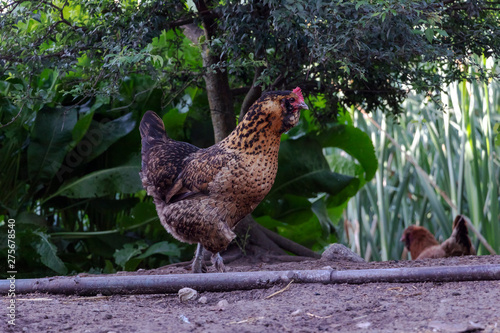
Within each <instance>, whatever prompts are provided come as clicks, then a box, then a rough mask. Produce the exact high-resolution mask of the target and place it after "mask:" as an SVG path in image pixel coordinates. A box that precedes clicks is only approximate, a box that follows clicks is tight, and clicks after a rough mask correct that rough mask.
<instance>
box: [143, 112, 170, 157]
mask: <svg viewBox="0 0 500 333" xmlns="http://www.w3.org/2000/svg"><path fill="white" fill-rule="evenodd" d="M139 131H140V132H141V138H142V149H143V151H145V150H148V149H149V148H150V147H151V146H153V145H155V144H156V143H161V142H167V140H168V136H167V133H165V126H164V125H163V121H162V120H161V118H160V117H158V115H157V114H156V113H154V112H153V111H147V112H146V113H145V114H144V116H143V117H142V120H141V124H140V125H139Z"/></svg>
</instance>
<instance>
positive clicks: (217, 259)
mask: <svg viewBox="0 0 500 333" xmlns="http://www.w3.org/2000/svg"><path fill="white" fill-rule="evenodd" d="M212 264H213V265H214V267H215V269H216V270H217V272H219V273H224V272H225V271H226V267H225V266H224V260H222V257H221V256H220V254H219V253H218V252H217V253H216V254H212Z"/></svg>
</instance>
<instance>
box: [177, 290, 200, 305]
mask: <svg viewBox="0 0 500 333" xmlns="http://www.w3.org/2000/svg"><path fill="white" fill-rule="evenodd" d="M178 294H179V299H180V300H181V302H187V301H190V300H195V299H196V297H198V292H197V291H196V290H194V289H191V288H182V289H181V290H179V292H178Z"/></svg>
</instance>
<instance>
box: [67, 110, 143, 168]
mask: <svg viewBox="0 0 500 333" xmlns="http://www.w3.org/2000/svg"><path fill="white" fill-rule="evenodd" d="M134 128H135V120H134V119H133V118H132V112H130V113H127V114H126V115H124V116H122V117H120V118H117V119H115V120H112V121H109V122H107V123H102V122H98V121H95V120H92V123H91V124H90V126H89V128H88V131H87V132H86V134H85V137H84V138H83V139H82V141H81V142H80V143H79V146H80V147H81V149H80V150H81V152H80V153H79V155H80V156H81V157H83V161H82V162H81V163H87V162H89V161H91V160H93V159H94V158H96V157H97V156H99V155H101V154H102V153H103V152H105V151H106V150H107V149H108V148H109V147H110V146H111V145H112V144H113V143H115V142H116V141H118V140H119V139H120V138H122V137H124V136H125V135H127V134H128V133H130V132H132V130H133V129H134ZM84 145H85V147H83V146H84ZM89 147H90V148H89ZM76 151H77V153H78V152H79V147H78V146H77V148H76Z"/></svg>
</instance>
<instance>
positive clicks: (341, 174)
mask: <svg viewBox="0 0 500 333" xmlns="http://www.w3.org/2000/svg"><path fill="white" fill-rule="evenodd" d="M498 8H499V5H498V4H496V3H494V2H481V1H479V2H478V1H466V2H463V1H443V2H438V1H422V2H420V1H419V2H415V1H375V2H368V1H355V2H352V1H340V0H339V1H332V2H326V1H316V2H311V1H272V0H267V1H266V0H263V1H244V2H241V1H223V2H215V1H194V2H192V1H185V2H183V1H177V0H175V1H174V0H164V1H135V0H130V1H114V0H104V1H102V0H100V1H63V0H60V1H0V32H1V36H2V37H1V39H0V50H1V51H0V65H1V66H0V124H1V125H0V126H1V127H0V138H1V141H0V187H2V189H3V191H2V193H1V194H0V216H1V217H2V218H1V219H0V223H2V221H4V220H5V219H6V218H7V217H14V218H15V219H16V221H17V225H18V227H17V228H18V229H17V235H18V237H17V240H18V243H17V245H18V246H19V248H20V250H19V251H18V255H19V257H18V261H19V262H20V263H21V264H22V265H24V266H25V267H30V270H29V271H28V269H25V270H24V273H25V274H32V275H40V274H53V273H52V272H53V271H55V272H57V273H59V274H64V273H68V272H78V271H89V270H95V271H104V272H111V271H114V270H116V269H135V268H136V267H138V266H139V265H142V266H143V267H152V266H158V265H162V264H166V263H169V262H173V261H178V260H182V259H187V258H189V257H190V256H191V253H190V250H191V249H189V251H181V250H183V249H186V248H187V247H188V246H187V245H184V244H179V243H177V242H175V241H174V240H173V239H172V238H171V237H170V236H168V235H167V234H166V232H165V231H164V229H163V228H162V227H161V226H160V225H159V223H158V222H157V218H156V212H155V210H154V206H153V204H152V202H151V201H150V199H149V198H147V197H146V195H145V192H144V191H143V190H142V188H141V185H140V182H139V178H138V171H139V168H140V138H139V133H138V130H137V124H138V122H139V120H140V118H141V116H142V114H143V113H144V112H145V111H146V110H149V109H151V110H155V111H156V112H158V113H159V114H160V115H161V116H162V117H163V120H164V122H165V125H166V127H167V132H168V133H169V135H170V136H171V137H172V138H174V139H178V140H184V141H188V142H191V143H193V144H196V145H198V146H201V147H206V146H208V145H210V144H212V143H213V142H214V138H213V137H214V134H215V136H216V138H217V137H220V135H219V134H218V132H219V131H220V127H221V125H220V124H219V122H218V120H217V116H218V115H219V114H223V113H225V112H226V111H224V110H219V109H218V108H217V106H214V104H212V102H213V100H214V98H215V99H216V97H217V98H219V99H222V100H225V101H226V104H227V105H228V107H229V114H227V112H226V114H225V116H229V118H232V124H233V125H234V119H235V118H237V117H238V115H239V114H240V109H241V114H244V112H245V106H246V105H248V103H251V102H253V100H255V98H256V97H255V96H258V95H260V92H261V91H263V90H266V89H283V88H287V89H290V88H293V87H295V86H297V85H299V86H300V87H302V89H303V91H305V93H306V96H307V97H306V102H307V103H308V105H309V106H310V107H311V111H310V112H304V113H303V115H302V117H301V121H300V123H299V126H297V127H296V128H294V129H293V130H292V131H290V132H289V133H288V134H287V135H285V136H284V138H283V144H282V149H281V151H280V168H279V174H278V177H277V180H276V184H275V187H274V188H273V189H272V191H271V192H270V193H269V195H268V197H267V198H266V199H265V201H264V202H263V203H262V204H261V206H259V207H258V209H257V210H256V211H255V214H254V216H255V218H256V219H257V220H258V221H259V223H261V224H262V225H265V226H266V227H268V228H271V229H273V230H275V231H278V232H279V233H281V234H282V235H284V236H286V237H288V238H291V239H293V240H295V241H297V242H300V243H302V244H304V245H307V246H309V247H311V248H313V249H314V250H321V249H322V247H323V246H324V245H325V244H328V243H329V242H331V241H334V240H336V239H337V234H336V232H335V228H336V223H337V221H338V220H339V218H340V217H341V216H342V211H343V209H344V208H345V207H346V202H347V200H348V198H350V197H352V196H353V195H355V194H356V192H357V191H358V190H359V189H360V188H361V187H362V186H363V185H364V184H365V183H366V182H367V181H369V180H370V179H372V178H373V177H374V175H375V171H376V169H377V161H376V159H375V154H374V150H373V145H372V144H371V141H370V138H369V137H368V136H367V135H366V134H365V133H363V132H362V131H361V130H359V129H357V128H355V127H354V126H353V123H352V121H344V120H345V119H347V118H345V112H344V111H343V108H344V106H345V105H347V106H351V105H357V104H360V105H363V106H364V107H365V108H366V109H367V110H370V111H371V110H375V109H376V108H379V109H380V110H383V111H384V112H386V113H388V112H396V113H397V112H399V111H400V102H402V101H403V99H404V98H405V97H406V95H407V94H408V92H409V91H410V89H414V90H415V91H417V92H424V93H429V94H430V95H431V96H433V97H436V98H439V97H440V96H441V95H440V91H441V87H442V84H443V83H447V82H452V81H455V80H457V79H466V80H472V79H474V80H475V79H482V80H487V79H491V78H495V77H497V76H498V73H497V72H495V71H492V70H486V69H485V68H484V67H481V66H479V64H477V61H476V60H475V59H477V58H476V57H474V56H473V55H474V54H479V55H484V56H490V55H497V54H498V53H499V52H498V51H499V45H500V44H499V43H500V41H499V39H498V38H496V37H495V36H498V35H499V34H498V33H499V31H498V30H499V24H498V23H499V22H498V14H497V9H498ZM221 81H224V82H222V83H221ZM214 82H215V84H214ZM214 87H215V89H214ZM246 107H247V106H246ZM210 120H212V122H213V127H212V126H211V125H210ZM336 120H340V123H339V122H335V121H336ZM229 124H230V125H231V121H229ZM230 125H229V126H230ZM494 130H496V131H498V127H496V128H494ZM224 132H227V128H225V129H224V130H222V133H224ZM497 140H498V139H497ZM340 150H341V151H342V152H340ZM346 154H347V155H348V157H346V156H347V155H346ZM297 156H300V157H301V158H297ZM5 227H6V226H5V224H3V225H1V226H0V228H5ZM2 230H3V229H2ZM2 234H4V233H3V232H2ZM1 242H2V243H0V250H1V249H3V248H4V247H6V242H5V239H4V238H2V239H1ZM5 253H6V251H3V250H2V251H1V254H0V256H3V255H4V254H5ZM33 254H36V255H33ZM44 269H47V270H46V271H44ZM49 269H50V270H49Z"/></svg>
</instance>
